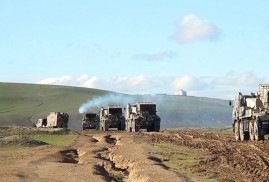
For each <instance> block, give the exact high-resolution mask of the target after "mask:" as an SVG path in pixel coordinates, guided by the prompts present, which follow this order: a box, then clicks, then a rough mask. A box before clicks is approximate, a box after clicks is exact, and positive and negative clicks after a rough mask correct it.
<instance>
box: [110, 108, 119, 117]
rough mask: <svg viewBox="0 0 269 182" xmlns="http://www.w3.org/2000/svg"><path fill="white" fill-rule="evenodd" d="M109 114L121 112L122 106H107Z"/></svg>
mask: <svg viewBox="0 0 269 182" xmlns="http://www.w3.org/2000/svg"><path fill="white" fill-rule="evenodd" d="M109 114H112V115H117V114H122V108H109Z"/></svg>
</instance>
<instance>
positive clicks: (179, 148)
mask: <svg viewBox="0 0 269 182" xmlns="http://www.w3.org/2000/svg"><path fill="white" fill-rule="evenodd" d="M184 151H185V152H184ZM267 151H269V141H268V140H265V141H260V142H256V141H255V142H253V141H248V142H238V141H237V142H236V141H235V140H234V138H233V136H232V134H231V132H230V131H229V132H226V130H224V129H218V130H213V132H212V131H211V130H205V129H181V130H172V131H171V130H165V131H162V132H159V133H126V132H97V131H80V132H78V135H76V139H75V141H74V142H73V144H72V145H69V146H66V147H56V146H38V147H31V148H30V149H24V150H15V151H12V152H10V151H1V152H0V161H1V162H0V163H1V165H0V181H27V182H28V181H97V182H99V181H130V182H132V181H136V182H137V181H139V182H143V181H145V182H146V181H147V182H148V181H154V182H155V181H168V182H169V181H173V182H174V181H179V182H181V181H236V182H237V181H239V182H240V181H246V182H247V181H254V182H255V181H264V182H265V181H269V168H268V167H269V163H268V161H269V155H268V153H267ZM194 154H195V155H194ZM196 154H197V155H196ZM190 156H194V157H193V158H191V160H190V158H189V157H190ZM197 156H200V157H197ZM186 171H187V172H186ZM184 172H185V173H184ZM182 174H184V175H182Z"/></svg>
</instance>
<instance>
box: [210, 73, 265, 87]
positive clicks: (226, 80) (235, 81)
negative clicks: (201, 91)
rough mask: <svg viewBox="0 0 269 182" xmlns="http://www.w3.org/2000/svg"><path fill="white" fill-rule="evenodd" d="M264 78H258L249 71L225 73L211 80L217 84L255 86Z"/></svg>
mask: <svg viewBox="0 0 269 182" xmlns="http://www.w3.org/2000/svg"><path fill="white" fill-rule="evenodd" d="M263 81H264V79H262V78H258V77H256V76H255V75H253V74H251V73H242V74H239V75H238V74H236V73H233V74H227V75H225V76H223V77H218V78H215V79H214V80H212V84H213V85H217V86H248V87H252V86H257V85H258V84H259V83H262V82H263Z"/></svg>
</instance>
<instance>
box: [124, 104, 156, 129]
mask: <svg viewBox="0 0 269 182" xmlns="http://www.w3.org/2000/svg"><path fill="white" fill-rule="evenodd" d="M156 112H157V111H156V104H154V103H152V102H137V103H136V104H135V105H131V104H128V105H127V107H126V111H125V117H126V131H129V132H138V131H140V130H142V129H143V130H147V131H160V122H161V119H160V117H159V116H158V115H157V114H156Z"/></svg>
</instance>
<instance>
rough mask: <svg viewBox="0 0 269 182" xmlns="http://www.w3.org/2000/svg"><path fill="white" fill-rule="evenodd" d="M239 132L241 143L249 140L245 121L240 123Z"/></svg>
mask: <svg viewBox="0 0 269 182" xmlns="http://www.w3.org/2000/svg"><path fill="white" fill-rule="evenodd" d="M239 132H240V140H241V141H245V140H248V134H247V133H245V132H244V126H243V121H240V124H239Z"/></svg>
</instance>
